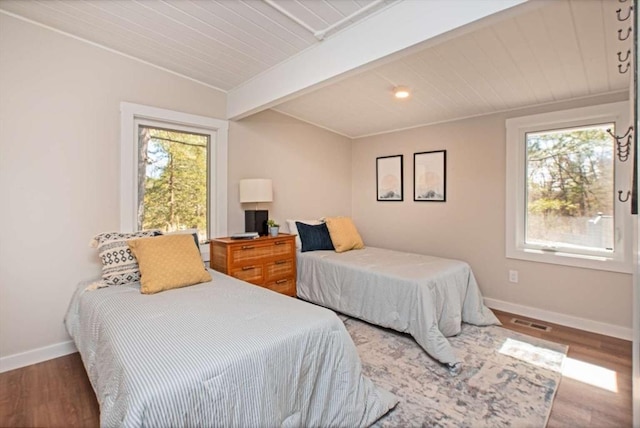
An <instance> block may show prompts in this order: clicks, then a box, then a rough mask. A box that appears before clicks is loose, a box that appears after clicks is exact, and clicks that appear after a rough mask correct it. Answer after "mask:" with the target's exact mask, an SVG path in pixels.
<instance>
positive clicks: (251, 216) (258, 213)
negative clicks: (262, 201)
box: [244, 210, 269, 236]
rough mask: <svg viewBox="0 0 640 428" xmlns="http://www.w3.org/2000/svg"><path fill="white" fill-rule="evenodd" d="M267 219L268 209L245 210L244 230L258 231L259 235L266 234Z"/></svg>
mask: <svg viewBox="0 0 640 428" xmlns="http://www.w3.org/2000/svg"><path fill="white" fill-rule="evenodd" d="M268 219H269V211H267V210H247V211H245V212H244V231H245V232H258V233H259V234H260V235H261V236H266V235H267V233H268V230H267V220H268Z"/></svg>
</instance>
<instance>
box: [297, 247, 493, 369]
mask: <svg viewBox="0 0 640 428" xmlns="http://www.w3.org/2000/svg"><path fill="white" fill-rule="evenodd" d="M297 293H298V297H300V298H301V299H304V300H307V301H309V302H313V303H316V304H319V305H322V306H325V307H327V308H331V309H333V310H336V311H339V312H342V313H344V314H346V315H349V316H352V317H355V318H359V319H362V320H364V321H367V322H370V323H372V324H377V325H380V326H383V327H388V328H391V329H394V330H397V331H400V332H404V333H408V334H411V335H412V336H413V337H414V338H415V340H416V342H418V344H420V346H421V347H422V348H423V349H424V350H425V351H426V352H427V353H429V355H431V356H432V357H433V358H435V359H437V360H438V361H440V362H442V363H445V364H447V365H449V367H450V369H452V371H458V370H459V369H460V366H459V364H460V363H461V360H460V359H459V358H458V356H457V355H456V353H455V351H454V349H453V348H452V347H451V345H450V343H449V341H448V340H447V337H449V336H454V335H457V334H458V333H460V331H461V323H462V322H466V323H469V324H474V325H491V324H500V321H498V319H497V318H496V317H495V315H494V314H493V313H492V312H491V310H489V308H487V307H486V306H485V305H484V302H483V299H482V295H481V293H480V289H479V288H478V284H477V282H476V280H475V278H474V276H473V273H472V271H471V268H470V266H469V265H468V264H467V263H465V262H462V261H459V260H450V259H443V258H438V257H431V256H426V255H422V254H412V253H406V252H400V251H393V250H386V249H382V248H375V247H367V248H364V249H361V250H352V251H347V252H344V253H336V252H335V251H313V252H304V253H302V252H301V253H298V280H297Z"/></svg>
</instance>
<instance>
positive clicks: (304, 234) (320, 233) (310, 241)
mask: <svg viewBox="0 0 640 428" xmlns="http://www.w3.org/2000/svg"><path fill="white" fill-rule="evenodd" d="M296 227H297V228H298V235H300V241H301V242H302V249H301V250H300V251H302V252H303V253H304V252H305V251H317V250H335V248H333V242H331V235H329V229H327V225H326V223H321V224H318V225H311V224H305V223H300V222H299V221H296Z"/></svg>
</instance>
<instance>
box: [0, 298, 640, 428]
mask: <svg viewBox="0 0 640 428" xmlns="http://www.w3.org/2000/svg"><path fill="white" fill-rule="evenodd" d="M494 312H495V313H496V315H497V316H498V318H500V320H501V321H502V323H503V324H504V327H505V328H508V329H511V330H515V331H519V332H521V333H525V334H529V335H531V336H535V337H540V338H543V339H547V340H550V341H554V342H558V343H564V344H566V345H569V353H568V357H569V358H572V359H575V360H579V361H581V362H584V363H589V364H593V365H595V366H598V367H601V368H604V369H608V370H611V371H612V372H614V373H615V377H616V381H617V391H616V392H611V391H607V390H605V389H602V388H599V387H596V386H591V385H589V384H586V383H583V382H581V381H578V380H574V379H571V378H568V377H566V376H563V378H562V381H561V383H560V387H559V388H558V392H557V395H556V398H555V401H554V404H553V409H552V411H551V417H550V419H549V424H548V427H549V428H556V427H583V428H587V427H594V428H595V427H597V428H605V427H616V428H617V427H631V423H632V416H631V342H628V341H625V340H619V339H614V338H611V337H606V336H600V335H597V334H592V333H586V332H584V331H580V330H575V329H571V328H567V327H562V326H558V325H554V324H549V323H541V324H546V325H549V326H551V328H552V329H551V331H550V332H542V331H538V330H535V329H532V328H530V327H524V326H520V325H516V324H513V323H511V318H512V317H514V315H511V314H507V313H504V312H499V311H494ZM517 318H519V319H523V320H529V321H534V322H535V321H536V320H531V319H529V318H526V317H520V316H518V317H517ZM538 323H540V322H538ZM609 374H611V373H610V372H609ZM597 377H598V375H593V374H592V375H591V379H590V380H592V381H593V380H598V379H597ZM98 426H99V407H98V403H97V401H96V398H95V395H94V392H93V389H92V388H91V384H90V383H89V380H88V379H87V375H86V373H85V371H84V367H83V365H82V361H81V360H80V357H79V355H78V354H72V355H68V356H65V357H61V358H56V359H55V360H50V361H46V362H44V363H40V364H35V365H33V366H29V367H25V368H22V369H17V370H13V371H10V372H6V373H2V374H0V427H98Z"/></svg>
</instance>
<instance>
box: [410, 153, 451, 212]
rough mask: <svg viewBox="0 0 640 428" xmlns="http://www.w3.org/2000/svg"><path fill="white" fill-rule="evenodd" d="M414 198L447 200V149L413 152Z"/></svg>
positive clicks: (415, 199)
mask: <svg viewBox="0 0 640 428" xmlns="http://www.w3.org/2000/svg"><path fill="white" fill-rule="evenodd" d="M413 200H414V201H415V202H446V201H447V151H446V150H435V151H431V152H419V153H414V154H413Z"/></svg>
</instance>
